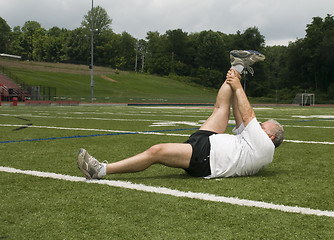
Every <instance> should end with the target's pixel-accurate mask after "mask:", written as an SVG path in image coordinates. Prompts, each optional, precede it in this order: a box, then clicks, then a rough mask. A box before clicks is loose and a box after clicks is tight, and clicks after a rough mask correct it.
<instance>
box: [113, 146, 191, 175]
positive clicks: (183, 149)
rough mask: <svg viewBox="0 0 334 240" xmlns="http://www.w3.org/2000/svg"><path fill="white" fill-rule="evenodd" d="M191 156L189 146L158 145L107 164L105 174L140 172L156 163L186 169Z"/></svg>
mask: <svg viewBox="0 0 334 240" xmlns="http://www.w3.org/2000/svg"><path fill="white" fill-rule="evenodd" d="M191 155H192V147H191V145H190V144H187V143H185V144H183V143H164V144H158V145H154V146H152V147H150V148H149V149H147V150H146V151H144V152H142V153H139V154H137V155H135V156H132V157H130V158H127V159H124V160H121V161H118V162H114V163H109V164H108V165H107V174H113V173H134V172H140V171H144V170H145V169H147V168H148V167H150V166H151V165H153V164H156V163H159V164H163V165H165V166H168V167H174V168H188V167H189V164H190V158H191Z"/></svg>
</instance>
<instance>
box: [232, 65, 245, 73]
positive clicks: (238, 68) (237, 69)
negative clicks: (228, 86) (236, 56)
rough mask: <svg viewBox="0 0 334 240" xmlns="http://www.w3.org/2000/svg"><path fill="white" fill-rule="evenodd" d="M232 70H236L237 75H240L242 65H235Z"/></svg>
mask: <svg viewBox="0 0 334 240" xmlns="http://www.w3.org/2000/svg"><path fill="white" fill-rule="evenodd" d="M232 69H234V70H236V71H237V72H238V73H240V74H241V73H242V70H244V66H242V65H235V66H232Z"/></svg>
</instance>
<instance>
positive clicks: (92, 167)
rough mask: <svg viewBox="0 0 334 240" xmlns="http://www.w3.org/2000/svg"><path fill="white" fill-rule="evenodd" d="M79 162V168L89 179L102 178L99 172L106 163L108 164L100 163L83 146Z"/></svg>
mask: <svg viewBox="0 0 334 240" xmlns="http://www.w3.org/2000/svg"><path fill="white" fill-rule="evenodd" d="M77 163H78V168H79V169H80V171H81V172H82V173H83V174H84V175H85V176H86V178H87V179H92V178H94V179H100V178H101V177H99V176H98V174H99V172H100V170H101V168H102V167H103V166H104V164H106V163H100V162H99V161H98V160H96V159H95V158H94V157H92V156H91V155H89V153H88V152H87V151H86V150H85V149H83V148H81V149H80V150H79V154H78V160H77Z"/></svg>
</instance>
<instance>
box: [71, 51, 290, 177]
mask: <svg viewBox="0 0 334 240" xmlns="http://www.w3.org/2000/svg"><path fill="white" fill-rule="evenodd" d="M263 60H264V55H262V54H261V53H259V52H256V51H241V50H234V51H231V64H232V68H231V69H230V70H229V71H228V73H227V75H226V80H225V82H224V83H223V85H222V86H221V88H220V90H219V92H218V94H217V100H216V104H215V108H214V110H213V113H212V114H211V116H210V117H209V118H208V119H207V120H206V122H204V124H203V125H202V126H201V127H200V129H199V130H198V131H197V132H195V133H194V134H192V135H191V136H190V138H189V139H188V140H187V141H186V142H185V143H164V144H158V145H154V146H152V147H150V148H149V149H148V150H146V151H144V152H142V153H139V154H138V155H135V156H132V157H130V158H127V159H124V160H121V161H118V162H113V163H109V164H107V163H101V162H99V161H98V160H96V159H95V158H94V157H92V156H91V155H89V153H88V152H87V151H86V150H85V149H80V150H79V155H78V159H77V163H78V167H79V169H80V170H81V172H82V173H83V174H84V175H85V176H86V177H87V178H88V179H92V178H93V179H100V178H103V177H104V176H105V175H107V174H115V173H134V172H140V171H143V170H145V169H147V168H148V167H150V166H151V165H153V164H156V163H160V164H163V165H165V166H168V167H174V168H183V169H184V170H185V171H186V172H188V174H189V175H190V176H193V177H205V178H218V177H236V176H249V175H253V174H255V173H257V172H258V171H259V170H260V169H262V168H264V167H265V166H267V165H268V164H269V163H271V162H272V160H273V156H274V150H275V147H278V146H279V145H280V144H281V143H282V142H283V135H284V130H283V127H282V126H281V125H280V124H279V123H278V122H277V121H275V120H273V119H270V120H268V121H266V122H263V123H261V124H259V122H258V121H257V119H256V117H255V113H254V111H253V108H252V107H251V105H250V103H249V101H248V99H247V96H246V94H245V92H244V90H243V88H242V86H241V83H240V79H241V76H240V73H241V72H242V71H243V70H244V68H247V69H248V71H249V72H250V73H252V74H253V73H254V72H253V69H252V68H251V67H250V65H252V64H253V63H255V62H257V61H263ZM230 105H232V110H233V115H234V119H235V121H236V127H235V128H234V129H233V133H234V135H231V134H225V133H224V132H225V130H226V127H227V125H228V120H229V117H230Z"/></svg>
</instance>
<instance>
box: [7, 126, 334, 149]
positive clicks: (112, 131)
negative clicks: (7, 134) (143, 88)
mask: <svg viewBox="0 0 334 240" xmlns="http://www.w3.org/2000/svg"><path fill="white" fill-rule="evenodd" d="M25 126H26V125H18V124H0V127H25ZM28 127H29V128H45V129H56V130H71V131H90V132H106V133H138V134H146V135H161V136H177V137H188V136H190V135H189V134H179V133H166V132H154V131H147V132H137V131H124V130H112V129H96V128H68V127H54V126H34V125H31V126H28ZM284 142H290V143H310V144H324V145H334V142H316V141H300V140H288V139H285V140H284Z"/></svg>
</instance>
